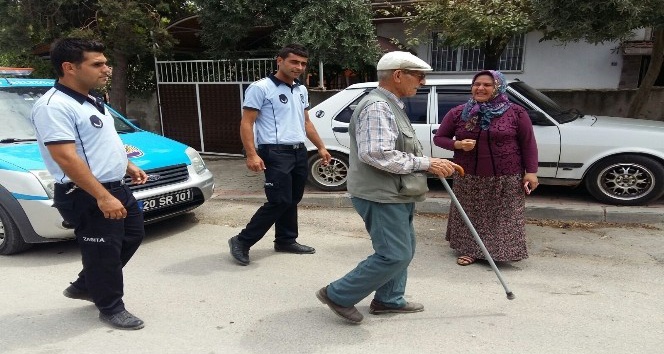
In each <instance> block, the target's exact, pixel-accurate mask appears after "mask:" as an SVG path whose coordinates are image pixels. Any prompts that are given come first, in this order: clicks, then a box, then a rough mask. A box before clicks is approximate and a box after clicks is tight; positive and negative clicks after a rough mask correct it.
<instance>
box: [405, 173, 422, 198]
mask: <svg viewBox="0 0 664 354" xmlns="http://www.w3.org/2000/svg"><path fill="white" fill-rule="evenodd" d="M399 179H400V181H401V185H400V186H399V195H405V196H419V195H422V194H424V193H426V192H428V191H429V187H428V186H427V175H426V173H424V172H415V173H410V174H407V175H400V176H399Z"/></svg>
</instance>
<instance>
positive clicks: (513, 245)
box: [445, 174, 528, 261]
mask: <svg viewBox="0 0 664 354" xmlns="http://www.w3.org/2000/svg"><path fill="white" fill-rule="evenodd" d="M453 190H454V194H455V195H456V196H457V198H458V199H459V202H460V203H461V206H462V207H463V210H464V211H465V212H466V215H468V218H469V219H470V221H471V222H472V223H473V226H474V227H475V230H476V231H477V233H478V234H479V236H480V238H481V239H482V242H483V243H484V246H486V248H487V250H488V251H489V254H490V255H491V258H493V260H495V261H517V260H521V259H525V258H528V251H527V250H526V221H525V217H524V210H525V193H524V191H523V186H522V177H521V176H519V175H508V176H498V177H493V176H491V177H480V176H473V175H466V176H464V177H460V176H458V175H457V174H455V175H454V189H453ZM445 240H447V241H449V242H450V247H451V248H452V249H454V250H456V251H457V252H458V253H459V255H466V256H470V257H473V258H476V259H484V258H485V257H484V254H483V253H482V250H481V249H480V247H479V246H478V245H477V243H476V242H475V238H474V237H473V234H472V233H471V232H470V230H469V229H468V226H466V223H465V222H464V221H463V219H462V217H461V214H460V212H459V211H458V210H457V208H456V207H455V206H454V203H453V204H452V205H451V206H450V215H449V220H448V223H447V233H446V235H445Z"/></svg>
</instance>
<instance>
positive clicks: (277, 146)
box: [258, 143, 304, 150]
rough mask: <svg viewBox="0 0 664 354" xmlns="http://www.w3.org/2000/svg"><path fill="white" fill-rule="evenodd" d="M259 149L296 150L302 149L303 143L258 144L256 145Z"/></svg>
mask: <svg viewBox="0 0 664 354" xmlns="http://www.w3.org/2000/svg"><path fill="white" fill-rule="evenodd" d="M258 148H259V149H269V150H297V149H304V143H299V144H260V145H258Z"/></svg>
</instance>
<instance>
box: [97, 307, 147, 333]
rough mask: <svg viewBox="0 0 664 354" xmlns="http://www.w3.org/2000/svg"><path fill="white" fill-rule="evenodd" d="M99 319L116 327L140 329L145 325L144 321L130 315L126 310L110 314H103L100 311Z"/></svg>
mask: <svg viewBox="0 0 664 354" xmlns="http://www.w3.org/2000/svg"><path fill="white" fill-rule="evenodd" d="M99 319H100V320H101V321H102V322H106V323H108V324H110V325H111V326H113V327H115V328H118V329H141V328H143V327H145V323H143V321H142V320H141V319H140V318H138V317H136V316H134V315H132V314H131V313H129V311H127V310H122V311H121V312H118V313H114V314H112V315H104V314H103V313H101V312H100V313H99Z"/></svg>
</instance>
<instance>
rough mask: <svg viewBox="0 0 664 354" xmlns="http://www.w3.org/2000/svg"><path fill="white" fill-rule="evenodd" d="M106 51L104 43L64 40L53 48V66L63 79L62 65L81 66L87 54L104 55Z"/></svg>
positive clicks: (55, 43) (78, 39) (76, 39)
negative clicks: (66, 63)
mask: <svg viewBox="0 0 664 354" xmlns="http://www.w3.org/2000/svg"><path fill="white" fill-rule="evenodd" d="M105 49H106V46H104V44H103V43H101V42H98V41H95V40H89V39H81V38H62V39H59V40H57V41H56V42H54V43H53V45H52V46H51V64H53V68H54V69H55V72H56V73H57V74H58V77H63V76H64V75H65V73H64V72H63V71H62V63H65V62H69V63H73V64H81V63H82V62H83V57H84V56H85V52H95V53H103V52H104V50H105Z"/></svg>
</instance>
